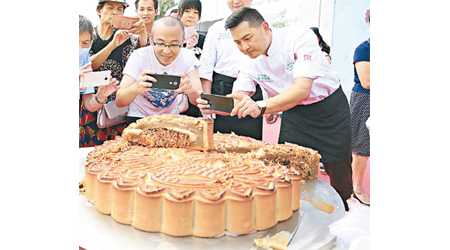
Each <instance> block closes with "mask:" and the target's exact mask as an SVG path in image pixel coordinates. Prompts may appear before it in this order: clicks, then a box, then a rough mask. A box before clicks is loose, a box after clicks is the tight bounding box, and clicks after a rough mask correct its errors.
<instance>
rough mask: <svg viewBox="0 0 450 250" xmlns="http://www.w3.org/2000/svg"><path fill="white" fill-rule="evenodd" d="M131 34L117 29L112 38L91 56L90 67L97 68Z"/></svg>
mask: <svg viewBox="0 0 450 250" xmlns="http://www.w3.org/2000/svg"><path fill="white" fill-rule="evenodd" d="M131 36H132V34H128V32H127V31H125V30H119V31H117V32H116V33H114V38H113V40H112V41H111V42H110V43H108V45H106V46H105V47H104V48H103V49H102V50H100V51H99V52H98V53H97V54H95V55H93V56H91V61H92V69H93V70H96V69H98V68H99V67H100V66H101V65H102V64H103V63H104V62H105V61H106V59H107V58H108V57H109V55H111V52H112V51H113V50H115V49H116V48H117V47H119V46H120V45H121V44H122V43H124V42H125V41H126V40H127V39H128V38H130V37H131Z"/></svg>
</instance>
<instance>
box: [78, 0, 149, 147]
mask: <svg viewBox="0 0 450 250" xmlns="http://www.w3.org/2000/svg"><path fill="white" fill-rule="evenodd" d="M126 7H128V4H127V2H126V1H125V0H99V2H98V5H97V14H98V16H99V18H100V23H99V25H98V26H97V27H96V29H94V36H93V43H92V47H91V50H90V54H91V60H92V69H93V70H94V71H104V70H110V71H111V75H112V77H114V78H116V79H117V80H119V81H121V80H122V71H123V69H124V67H125V64H126V62H127V60H128V58H129V56H130V54H131V52H132V51H133V50H134V49H135V48H137V47H144V46H147V39H148V35H147V32H146V29H145V22H144V21H143V20H140V21H139V22H137V23H135V24H133V28H132V29H130V30H128V31H126V30H117V29H113V27H112V26H111V20H112V17H113V16H114V15H118V16H122V15H123V14H124V11H125V8H126ZM114 99H115V93H113V94H112V95H110V96H109V97H108V98H107V100H105V101H99V103H100V104H106V103H108V102H112V101H114ZM110 107H111V108H114V109H116V108H117V107H116V106H115V104H112V105H111V106H110ZM81 116H82V117H81V120H80V124H81V125H82V126H83V127H84V130H85V131H86V132H85V137H84V140H83V142H82V145H83V146H85V147H92V146H96V145H101V144H103V142H104V141H106V140H113V139H115V137H116V136H117V135H120V134H121V133H122V131H123V129H124V128H125V126H126V123H125V120H123V122H121V123H118V124H115V125H111V126H108V127H105V128H99V127H98V125H97V112H90V111H89V110H87V109H85V107H83V108H82V113H81Z"/></svg>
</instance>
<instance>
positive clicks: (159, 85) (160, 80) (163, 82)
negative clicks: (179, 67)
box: [147, 74, 181, 90]
mask: <svg viewBox="0 0 450 250" xmlns="http://www.w3.org/2000/svg"><path fill="white" fill-rule="evenodd" d="M147 75H149V76H151V77H153V78H155V79H156V82H152V81H147V82H150V83H152V87H151V88H152V89H168V90H175V89H178V88H179V87H180V82H181V77H179V76H174V75H160V74H155V75H151V74H147Z"/></svg>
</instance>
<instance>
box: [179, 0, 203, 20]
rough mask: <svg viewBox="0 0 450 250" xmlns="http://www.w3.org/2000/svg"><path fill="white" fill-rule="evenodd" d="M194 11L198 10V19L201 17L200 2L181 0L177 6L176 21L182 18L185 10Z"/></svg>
mask: <svg viewBox="0 0 450 250" xmlns="http://www.w3.org/2000/svg"><path fill="white" fill-rule="evenodd" d="M189 9H196V10H198V19H199V20H200V18H201V17H202V2H200V0H181V2H180V5H178V19H180V18H181V17H182V16H183V13H184V11H185V10H189Z"/></svg>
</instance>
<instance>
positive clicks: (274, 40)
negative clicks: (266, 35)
mask: <svg viewBox="0 0 450 250" xmlns="http://www.w3.org/2000/svg"><path fill="white" fill-rule="evenodd" d="M269 28H270V31H271V32H272V41H271V42H270V45H269V50H268V51H267V57H270V56H273V55H275V52H276V51H277V49H278V39H277V38H278V37H277V35H276V34H275V33H276V32H274V29H273V28H272V27H269Z"/></svg>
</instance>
